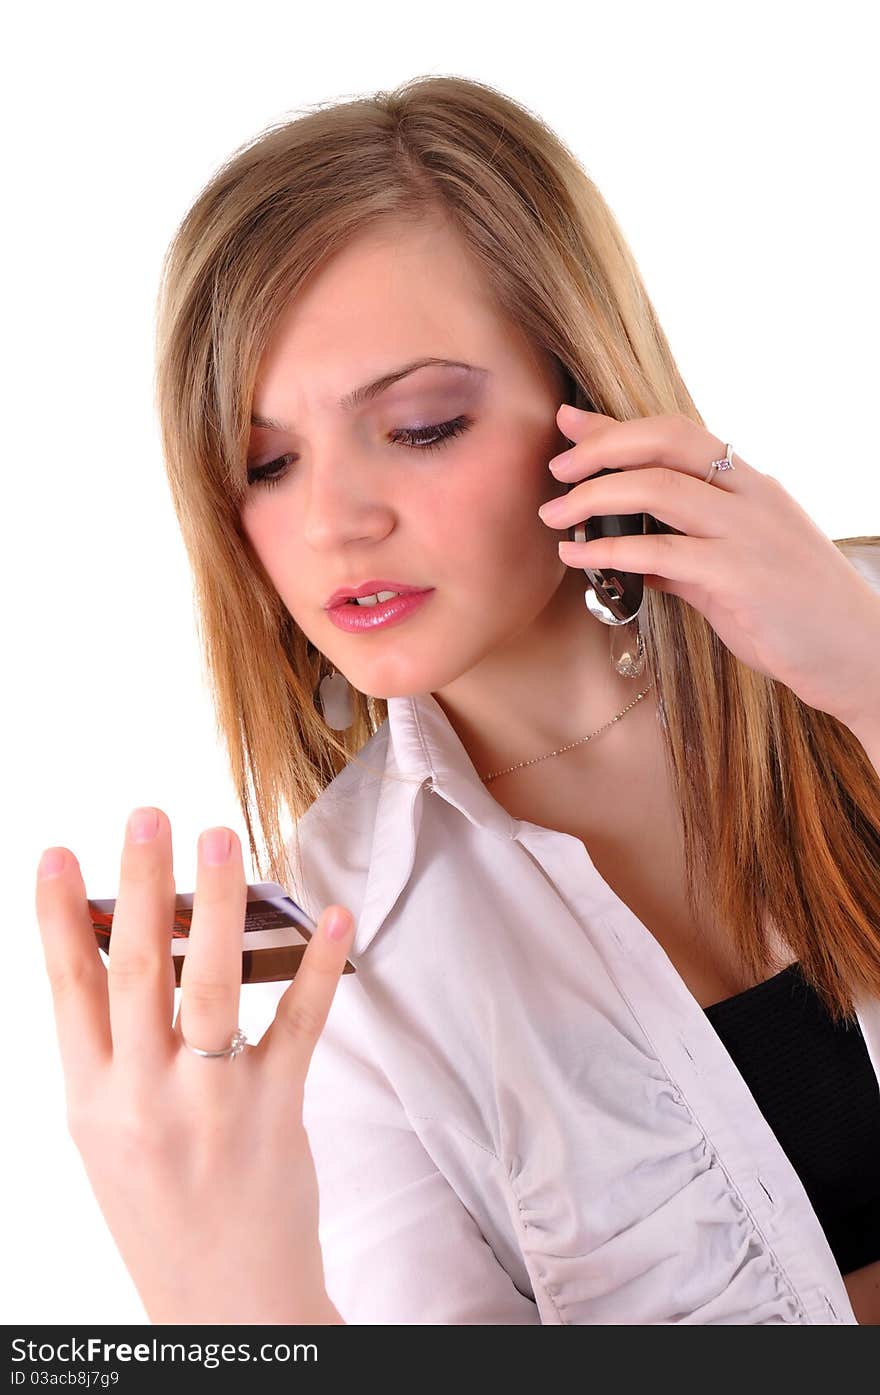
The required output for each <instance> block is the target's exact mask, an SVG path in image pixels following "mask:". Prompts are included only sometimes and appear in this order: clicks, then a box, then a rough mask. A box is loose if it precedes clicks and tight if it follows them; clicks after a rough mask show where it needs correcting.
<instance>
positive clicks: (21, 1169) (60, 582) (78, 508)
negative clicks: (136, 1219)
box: [0, 0, 880, 1325]
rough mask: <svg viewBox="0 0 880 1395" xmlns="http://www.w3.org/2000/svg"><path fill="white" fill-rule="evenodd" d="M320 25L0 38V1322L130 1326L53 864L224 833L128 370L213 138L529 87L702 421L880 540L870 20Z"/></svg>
mask: <svg viewBox="0 0 880 1395" xmlns="http://www.w3.org/2000/svg"><path fill="white" fill-rule="evenodd" d="M310 10H312V7H310V6H308V5H301V6H300V5H291V4H290V3H278V4H269V3H261V2H260V0H250V3H248V4H247V5H240V4H236V5H232V4H219V3H216V2H215V3H213V4H208V3H200V4H192V3H190V4H187V3H180V2H179V0H178V3H174V4H158V3H153V4H151V5H150V6H149V7H146V6H143V7H141V8H140V9H137V10H133V9H132V8H131V7H129V6H111V5H109V4H107V5H98V4H94V3H93V4H77V5H71V6H68V5H61V4H50V5H45V4H44V5H34V6H28V7H24V6H17V7H15V10H14V11H12V12H10V16H9V17H8V18H7V21H6V26H5V32H6V51H7V62H6V76H5V78H4V83H3V92H2V98H0V100H2V103H3V107H4V111H3V132H4V138H5V139H4V144H5V150H4V192H5V195H6V198H5V205H6V208H7V212H6V215H5V217H4V221H3V232H2V236H3V239H4V241H5V243H6V247H5V254H4V263H5V268H6V272H7V276H6V306H7V308H6V311H5V315H4V319H5V322H6V325H7V332H6V334H5V336H4V338H5V342H4V359H5V365H4V375H3V379H4V384H5V386H6V388H7V390H8V399H7V404H6V407H5V410H4V413H3V420H4V421H5V423H6V428H5V429H6V430H7V431H8V433H9V435H8V437H7V444H6V447H5V451H4V458H3V484H4V509H3V519H4V529H3V543H4V546H3V549H2V554H0V555H2V563H0V565H2V568H3V600H4V634H5V641H6V642H5V645H4V648H5V654H6V663H5V672H6V679H5V682H4V684H3V697H2V701H3V704H4V712H3V725H4V729H5V731H6V733H7V739H6V742H5V754H6V769H7V778H6V781H5V785H6V798H5V801H4V813H3V820H4V824H3V830H2V842H0V847H2V855H3V862H4V865H3V879H4V884H5V885H6V887H7V889H8V891H9V895H10V902H9V907H8V911H7V915H6V920H5V925H4V927H3V928H4V931H5V934H6V936H7V938H8V941H9V943H10V946H11V952H10V955H9V957H8V959H7V969H6V973H5V974H4V975H3V989H4V1001H3V1019H2V1038H3V1042H4V1054H3V1066H4V1094H3V1098H4V1101H5V1109H6V1118H5V1120H4V1125H5V1127H4V1134H5V1146H4V1149H3V1162H2V1167H3V1176H2V1184H3V1198H4V1201H5V1213H4V1239H5V1245H4V1250H5V1254H6V1261H5V1264H4V1273H3V1280H2V1283H3V1291H2V1316H0V1320H2V1321H3V1322H6V1323H12V1322H17V1321H21V1322H27V1323H87V1322H95V1321H98V1320H100V1322H101V1324H102V1325H104V1324H107V1323H114V1322H128V1321H134V1322H145V1321H146V1314H145V1312H144V1309H143V1307H142V1305H141V1302H140V1299H139V1297H138V1294H137V1291H136V1289H135V1287H134V1284H133V1282H132V1281H131V1279H130V1277H129V1275H128V1272H127V1270H126V1269H125V1267H124V1266H123V1264H122V1261H121V1259H120V1258H119V1255H118V1253H117V1251H116V1248H115V1245H114V1243H113V1240H112V1237H111V1235H110V1233H109V1231H108V1229H107V1227H106V1225H105V1223H104V1221H103V1217H102V1215H101V1212H100V1210H99V1208H98V1206H97V1203H96V1202H95V1200H94V1198H93V1195H92V1192H91V1189H90V1186H89V1184H88V1180H87V1178H86V1176H85V1172H84V1169H83V1167H82V1164H81V1162H80V1159H79V1155H78V1153H77V1152H76V1150H75V1148H74V1146H73V1144H72V1142H71V1141H70V1140H69V1138H68V1136H67V1132H66V1123H65V1111H64V1095H63V1081H62V1075H61V1065H60V1057H59V1055H58V1051H57V1043H56V1039H55V1028H54V1018H53V1014H52V1004H51V995H50V993H49V988H48V982H47V980H46V977H45V969H44V964H43V959H42V948H41V943H40V939H39V932H38V926H37V922H36V916H35V912H34V903H33V895H34V878H35V872H36V865H37V861H38V859H39V855H40V852H41V851H42V849H43V848H44V847H48V846H50V845H53V844H63V845H65V846H66V847H69V848H72V849H73V851H74V852H75V853H76V855H77V857H78V858H79V861H80V865H81V867H82V869H83V874H84V878H85V883H86V887H87V889H88V892H89V894H90V895H92V896H115V894H116V890H117V884H118V867H119V854H120V850H121V846H122V834H123V828H124V823H125V819H126V817H127V815H128V813H129V811H130V810H131V809H132V808H133V807H135V806H136V805H138V804H156V805H158V806H159V807H161V808H162V809H164V810H166V811H167V813H168V814H169V817H170V818H171V822H172V826H173V829H174V840H175V876H176V882H177V887H178V890H184V889H186V890H191V889H192V887H193V885H194V881H195V849H196V839H197V837H198V834H199V832H200V831H201V829H203V828H206V827H208V826H209V825H211V824H216V823H225V824H228V825H230V826H231V827H233V828H235V829H236V831H237V832H238V833H239V836H240V837H241V839H242V843H243V845H244V846H245V847H246V843H247V840H246V836H245V830H244V825H243V821H241V820H240V817H239V813H238V808H237V804H236V801H235V796H234V792H233V788H232V785H231V781H230V779H229V777H228V774H227V768H226V758H225V753H224V751H223V750H222V749H221V747H220V745H219V743H218V741H217V739H216V736H215V730H214V718H213V712H212V710H211V708H210V705H209V702H208V696H207V689H206V686H205V683H204V681H203V675H202V672H201V668H200V660H199V656H198V651H197V645H196V637H195V629H194V613H193V603H192V597H191V587H190V575H189V570H188V565H187V561H186V558H185V554H184V551H183V546H182V542H181V539H180V536H179V534H178V529H177V524H176V520H175V517H174V514H173V510H172V506H171V501H170V496H169V493H168V489H167V484H166V479H165V475H164V470H163V466H162V462H161V459H160V455H159V448H158V434H157V429H156V425H155V422H154V419H153V408H152V368H153V365H152V359H151V353H152V333H153V311H154V299H155V293H156V289H157V285H158V274H159V266H160V259H161V256H162V254H163V252H164V250H165V247H166V245H167V243H168V241H169V239H170V237H171V235H172V233H173V231H174V228H175V226H176V224H177V223H178V221H179V220H180V218H181V217H182V215H183V213H184V212H185V210H186V208H187V207H188V206H189V204H190V202H191V201H192V200H193V199H194V198H195V196H196V195H197V193H198V191H199V189H200V188H201V187H202V185H203V184H204V183H205V182H206V181H207V180H208V179H209V178H210V177H211V175H212V174H213V172H214V170H215V169H216V167H217V165H218V164H219V163H220V162H221V161H222V160H223V159H224V158H225V157H226V156H227V155H228V154H229V153H230V152H231V151H232V149H233V148H234V147H235V146H237V145H238V144H240V143H241V142H242V141H244V140H246V139H248V138H250V137H252V136H253V135H254V134H255V133H256V132H257V131H258V130H259V129H261V128H262V127H263V126H265V125H266V124H268V123H269V122H272V121H278V120H282V119H285V118H290V117H293V116H295V115H296V114H297V111H298V109H301V108H304V107H306V106H307V105H309V104H312V103H317V102H325V101H336V100H344V99H346V98H348V97H351V96H355V95H361V94H363V93H367V92H369V91H373V90H375V89H377V88H387V87H391V86H394V85H395V84H397V83H399V82H401V81H403V80H404V79H407V78H411V77H413V76H416V75H418V74H428V73H434V74H438V73H449V74H457V75H460V76H464V77H473V78H477V79H479V80H481V81H486V82H489V83H491V84H493V85H494V86H496V87H498V88H500V89H501V90H502V91H504V92H506V93H508V94H509V95H510V96H512V97H514V98H516V99H517V100H519V101H522V102H524V103H525V104H526V105H527V106H528V107H530V108H531V109H532V110H534V111H536V112H537V113H538V114H540V115H541V116H542V117H543V118H544V119H545V120H547V121H548V123H549V124H550V125H551V127H553V128H554V129H555V130H556V131H557V132H558V133H559V134H560V135H561V136H562V137H563V139H564V140H565V141H566V142H567V143H568V144H569V145H570V146H571V147H572V148H573V149H574V150H575V152H576V153H577V155H578V157H579V158H580V159H581V160H582V162H583V164H584V165H585V167H586V169H587V171H588V173H589V174H590V175H591V176H592V177H593V178H594V179H595V180H596V182H597V183H598V186H599V188H600V189H601V190H602V192H603V194H604V195H605V197H606V198H607V200H608V201H609V203H610V205H611V207H612V209H613V211H614V212H615V214H616V216H617V218H618V219H619V221H620V223H621V225H622V228H623V231H624V235H625V236H626V237H627V239H628V241H629V243H630V245H631V247H632V249H633V251H634V254H635V257H636V260H637V262H638V264H639V267H640V269H641V272H642V274H643V276H644V279H645V281H646V283H647V287H648V291H649V294H650V295H651V296H652V298H653V301H654V303H655V306H656V307H657V310H658V313H659V315H660V319H661V322H662V323H663V325H664V327H665V329H666V332H667V334H668V336H669V339H670V342H671V345H672V349H673V352H674V354H675V355H676V357H677V361H678V364H679V367H680V369H681V371H682V373H683V375H684V378H685V381H686V382H687V383H688V386H689V388H690V390H691V393H692V395H693V397H694V399H695V401H696V403H697V406H698V408H699V410H700V411H701V412H702V414H703V416H704V418H705V420H706V423H707V425H708V426H709V427H710V429H711V430H713V431H714V432H715V433H716V434H717V435H719V436H721V438H722V439H723V440H728V439H730V440H732V441H733V444H734V447H735V449H736V450H737V451H738V452H739V453H740V454H741V455H742V456H743V457H744V458H745V459H746V460H748V461H749V462H750V463H752V464H754V465H756V466H757V467H758V468H761V469H763V470H766V471H768V472H769V473H771V474H774V475H776V476H777V478H779V479H780V480H781V481H782V482H783V484H784V485H785V486H786V488H787V489H789V491H790V492H791V493H792V494H793V495H794V496H795V497H796V498H797V500H798V501H799V502H800V503H801V505H802V506H803V507H804V508H805V509H807V511H808V512H809V513H810V514H811V516H812V517H813V518H814V520H815V521H816V522H817V523H818V524H819V526H820V527H821V528H822V529H823V530H824V531H825V532H826V533H827V534H828V535H829V536H831V537H834V538H842V537H847V536H852V535H855V534H860V533H873V534H880V489H878V475H877V471H878V447H877V434H876V421H875V417H874V412H875V409H876V402H877V391H876V384H877V370H878V355H877V348H876V344H877V340H876V335H877V310H878V277H877V267H876V254H877V247H878V245H880V230H878V216H877V207H878V205H877V199H876V150H877V130H878V125H877V121H878V110H877V96H876V93H877V84H876V58H877V52H876V47H875V45H874V42H873V38H872V36H871V34H870V28H869V26H870V21H871V19H872V17H873V6H871V5H869V4H868V3H850V0H837V3H835V4H834V5H833V6H828V5H824V4H823V5H812V4H804V3H798V4H795V3H776V4H774V3H772V0H770V2H769V3H768V0H764V3H762V4H759V3H755V0H749V3H745V0H737V3H736V4H735V5H720V4H705V3H682V0H666V2H665V3H664V4H662V5H658V4H653V3H650V4H649V3H644V4H642V3H638V4H637V3H632V0H630V3H627V0H615V3H614V4H608V3H607V0H605V3H601V4H594V3H590V0H578V3H575V4H564V3H563V4H561V5H554V6H543V5H539V6H535V7H532V9H531V12H530V11H529V9H528V7H524V8H523V9H521V10H517V9H514V8H511V7H510V6H509V5H508V4H497V3H495V4H492V3H482V4H480V5H476V4H474V3H473V0H470V3H467V4H460V3H450V0H445V3H444V4H442V5H431V6H424V5H418V4H413V3H411V0H410V3H407V4H394V5H391V4H383V3H381V0H380V2H379V3H377V4H374V5H367V6H361V5H350V4H343V5H341V6H340V5H339V4H335V5H333V6H317V7H314V12H315V13H316V14H317V15H318V16H319V17H318V18H317V19H314V18H310ZM548 497H549V496H548ZM768 603H772V598H768ZM245 867H246V871H247V872H248V874H249V876H248V879H249V880H256V877H255V875H254V874H253V871H252V869H250V868H249V864H248V860H247V858H246V862H245ZM246 991H247V990H245V992H246Z"/></svg>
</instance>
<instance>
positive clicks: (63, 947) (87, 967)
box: [36, 848, 112, 1101]
mask: <svg viewBox="0 0 880 1395" xmlns="http://www.w3.org/2000/svg"><path fill="white" fill-rule="evenodd" d="M47 852H50V853H53V854H60V858H61V866H60V869H59V870H58V871H57V872H55V873H53V874H51V875H46V876H41V875H39V874H38V876H37V888H36V908H37V920H38V922H39V926H40V938H41V939H42V942H43V955H44V958H45V961H46V971H47V973H48V976H49V984H50V987H51V989H52V1000H53V1007H54V1012H55V1029H56V1032H57V1036H58V1045H59V1048H60V1051H61V1060H62V1066H63V1070H64V1076H65V1082H66V1088H67V1096H68V1101H70V1100H71V1099H72V1098H73V1097H74V1096H77V1097H78V1098H80V1099H83V1098H85V1096H86V1095H87V1093H88V1086H89V1083H90V1082H91V1081H92V1080H93V1078H94V1075H95V1073H96V1072H97V1071H99V1070H101V1069H102V1068H103V1067H104V1066H107V1065H109V1064H110V1059H111V1049H112V1048H111V1038H110V1017H109V1007H108V994H107V971H106V969H105V968H104V964H103V962H102V960H101V955H100V951H99V949H98V945H97V942H96V940H95V932H94V929H93V928H92V918H91V915H90V914H89V909H88V904H87V897H86V888H85V885H84V883H83V878H82V872H81V871H80V866H79V863H78V862H77V860H76V858H75V856H74V855H73V853H72V852H71V851H70V849H69V848H52V849H47ZM44 856H45V855H44Z"/></svg>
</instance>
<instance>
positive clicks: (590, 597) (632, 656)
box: [584, 583, 646, 678]
mask: <svg viewBox="0 0 880 1395" xmlns="http://www.w3.org/2000/svg"><path fill="white" fill-rule="evenodd" d="M612 584H613V583H612ZM613 594H614V599H615V600H620V599H622V588H619V587H618V586H617V585H616V584H613ZM584 600H585V601H586V604H587V609H588V611H589V612H590V614H591V615H593V616H595V618H596V619H597V620H601V622H602V624H603V625H610V626H612V630H611V662H612V664H613V665H614V668H615V669H616V671H617V672H618V673H619V674H620V676H621V677H622V678H640V677H641V675H642V674H643V673H644V671H645V663H646V655H645V637H644V635H643V634H642V627H641V625H640V624H639V612H640V611H641V602H640V603H639V608H638V610H636V612H635V614H634V615H631V616H630V617H629V619H628V620H621V619H619V618H618V617H617V616H616V615H615V614H614V612H613V611H611V610H609V608H608V606H607V605H605V604H604V602H603V601H601V600H600V599H599V597H598V595H597V594H596V591H595V589H594V588H593V587H592V586H588V587H587V589H586V591H585V592H584ZM618 635H619V636H620V643H618Z"/></svg>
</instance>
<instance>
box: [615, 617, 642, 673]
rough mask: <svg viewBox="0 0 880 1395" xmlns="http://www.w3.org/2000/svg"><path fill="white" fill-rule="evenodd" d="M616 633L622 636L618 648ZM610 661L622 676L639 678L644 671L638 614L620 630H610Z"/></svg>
mask: <svg viewBox="0 0 880 1395" xmlns="http://www.w3.org/2000/svg"><path fill="white" fill-rule="evenodd" d="M618 634H621V638H622V644H621V645H620V647H619V649H618V644H617V638H618ZM616 651H617V652H616ZM611 662H612V663H613V665H614V667H615V669H616V670H617V672H618V673H619V674H620V676H621V677H622V678H640V677H641V675H642V674H643V673H644V671H645V637H644V635H643V634H642V627H641V625H640V624H639V617H638V615H636V616H635V618H634V619H633V620H631V621H630V622H629V623H628V624H627V625H625V626H624V627H623V629H622V631H617V630H612V632H611Z"/></svg>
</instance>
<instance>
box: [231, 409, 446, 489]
mask: <svg viewBox="0 0 880 1395" xmlns="http://www.w3.org/2000/svg"><path fill="white" fill-rule="evenodd" d="M471 426H473V420H472V418H471V417H468V416H465V415H462V416H460V417H454V418H453V419H452V421H441V422H439V423H438V424H437V425H436V426H419V427H417V428H415V429H413V430H411V429H410V428H409V427H405V426H402V427H399V428H398V429H397V430H396V431H392V432H391V434H390V439H391V441H392V442H393V444H394V445H402V446H404V447H405V448H406V449H407V450H419V451H424V450H437V449H438V448H439V447H440V446H444V445H446V444H447V443H448V442H449V441H451V440H452V439H453V437H455V436H461V435H462V434H463V433H464V432H465V431H469V430H470V428H471ZM293 458H294V457H293V456H292V455H290V454H288V455H279V456H278V457H277V459H275V460H270V461H269V463H268V464H267V465H252V466H251V467H250V469H249V470H248V472H247V481H248V484H255V485H260V486H261V487H262V488H263V489H271V488H272V486H273V485H274V484H280V483H281V481H282V480H283V479H284V477H285V475H286V474H287V471H288V468H289V464H290V461H292V460H293Z"/></svg>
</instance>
